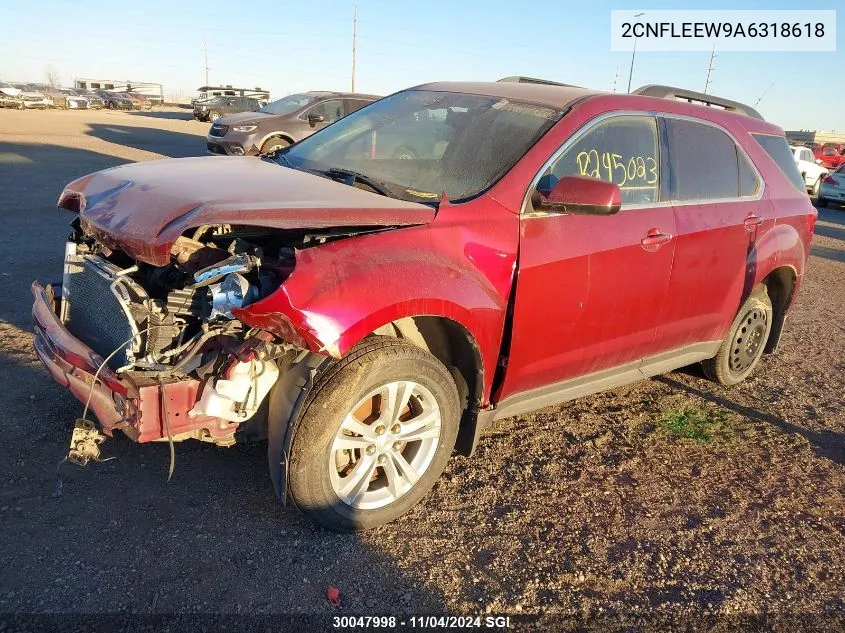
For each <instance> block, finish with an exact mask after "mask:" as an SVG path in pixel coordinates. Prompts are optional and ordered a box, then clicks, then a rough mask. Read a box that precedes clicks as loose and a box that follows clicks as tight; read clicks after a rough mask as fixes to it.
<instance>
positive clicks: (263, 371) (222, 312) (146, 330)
mask: <svg viewBox="0 0 845 633" xmlns="http://www.w3.org/2000/svg"><path fill="white" fill-rule="evenodd" d="M373 230H378V229H375V228H374V227H369V228H367V229H365V230H363V232H371V231H373ZM360 232H361V231H356V230H343V231H340V230H337V229H331V230H323V231H322V232H319V233H318V234H317V233H314V232H311V231H308V230H305V229H302V230H267V229H261V228H257V227H240V226H235V225H214V226H202V227H199V228H197V229H194V230H192V231H191V232H190V235H183V236H181V237H179V239H177V240H176V241H175V243H174V244H173V246H172V248H171V252H170V256H171V257H170V262H169V263H168V264H166V265H164V266H154V265H151V264H147V263H145V262H143V261H140V260H135V259H133V258H132V257H130V256H129V255H127V254H126V253H125V252H123V251H121V250H119V249H115V248H111V247H109V246H106V245H104V244H103V243H102V242H101V241H99V240H96V239H94V238H93V237H91V236H89V235H86V234H85V232H83V231H82V230H81V229H80V222H79V220H78V219H77V220H75V221H74V232H73V234H72V235H71V238H70V240H69V242H68V244H67V249H66V255H65V266H64V272H63V275H62V280H61V283H56V284H52V285H48V286H46V287H43V286H42V285H40V284H39V283H37V282H36V283H34V284H33V286H32V292H33V296H34V305H33V321H34V328H35V338H34V346H35V350H36V352H37V354H38V356H39V357H40V358H41V360H42V362H43V363H44V364H45V366H46V367H47V369H48V370H49V372H50V374H51V375H52V376H53V378H54V379H55V380H56V381H57V382H58V383H59V384H61V385H63V386H65V387H66V388H67V389H68V390H69V391H71V393H73V395H74V396H75V397H76V398H77V399H78V400H80V402H83V403H86V406H87V407H88V408H89V409H90V410H91V411H93V413H94V414H95V415H96V417H97V419H98V421H99V423H100V425H101V427H102V429H103V431H104V432H105V433H106V434H108V435H112V434H113V432H114V431H115V430H119V431H122V432H123V433H125V434H126V435H127V436H129V437H130V438H131V439H132V440H134V441H137V442H150V441H157V440H165V439H167V440H172V441H178V440H184V439H198V440H202V441H208V442H214V443H216V444H219V445H223V446H229V445H232V444H234V443H235V442H236V441H237V440H238V439H242V438H243V439H262V438H265V437H266V436H267V410H268V406H267V400H268V398H267V395H268V393H269V392H270V390H271V388H272V387H273V385H274V384H276V383H277V381H278V378H279V376H280V373H287V372H289V371H291V370H292V368H293V367H295V366H296V364H297V363H301V362H302V361H303V359H304V358H305V357H314V356H317V357H318V358H325V357H320V356H319V355H317V354H314V353H313V351H309V350H307V349H305V347H306V345H307V343H306V341H305V340H304V339H303V338H302V335H300V334H298V333H297V332H296V331H295V330H294V328H293V326H292V325H289V327H288V330H289V332H288V334H289V335H288V336H286V337H280V336H279V327H276V328H273V329H274V330H275V331H274V332H271V331H268V330H267V329H261V328H258V327H253V326H250V325H247V324H245V323H244V322H242V321H241V320H239V319H238V318H237V316H236V315H237V314H243V313H244V310H245V308H247V307H248V306H249V305H251V304H253V303H255V302H259V301H260V300H261V299H263V298H266V297H268V296H269V295H271V294H273V293H274V292H276V291H278V289H279V288H280V286H281V284H282V283H283V282H284V281H285V279H286V278H287V277H288V276H289V275H290V274H291V272H292V271H293V268H294V264H295V261H294V260H295V254H296V252H297V249H303V248H308V247H309V246H312V245H314V244H320V243H324V242H326V241H330V240H336V239H342V238H343V237H348V236H350V235H356V234H360ZM279 319H282V317H281V316H280V317H279ZM276 325H277V326H278V325H279V324H278V323H277V324H276ZM307 364H308V365H309V366H311V367H313V366H314V365H315V361H314V360H313V359H309V360H308V362H307ZM316 364H318V363H316ZM282 382H284V381H282ZM299 382H300V383H301V381H299ZM299 386H300V387H301V386H302V385H301V384H300V385H299ZM289 387H290V386H289V385H286V389H288V388H289Z"/></svg>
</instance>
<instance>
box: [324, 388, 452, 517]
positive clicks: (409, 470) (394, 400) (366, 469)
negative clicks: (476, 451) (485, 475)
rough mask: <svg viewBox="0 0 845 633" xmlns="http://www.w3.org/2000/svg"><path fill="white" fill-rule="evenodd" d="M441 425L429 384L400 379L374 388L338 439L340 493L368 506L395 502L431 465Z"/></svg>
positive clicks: (334, 480) (335, 456) (334, 467)
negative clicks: (427, 385)
mask: <svg viewBox="0 0 845 633" xmlns="http://www.w3.org/2000/svg"><path fill="white" fill-rule="evenodd" d="M441 426H442V422H441V413H440V407H439V406H438V404H437V401H436V399H435V398H434V395H433V394H432V393H431V392H430V391H429V390H428V389H427V388H425V387H424V386H422V385H420V384H418V383H416V382H413V381H396V382H390V383H387V384H386V385H383V386H381V387H379V388H377V389H375V390H373V391H371V392H370V393H368V394H367V395H366V396H364V397H363V398H361V399H360V400H359V401H358V402H357V404H356V405H355V406H354V407H353V408H352V410H351V411H349V412H348V413H347V414H346V416H345V417H344V419H343V422H342V423H341V425H340V428H339V429H338V432H337V434H336V435H335V437H334V440H333V442H332V445H331V449H330V452H329V458H328V468H329V476H330V479H331V484H332V488H333V489H334V492H335V494H336V495H337V496H338V498H339V499H340V500H341V501H342V502H343V503H345V504H346V505H348V506H350V507H353V508H356V509H362V510H372V509H375V508H381V507H383V506H386V505H388V504H390V503H393V502H394V501H396V500H397V499H398V498H399V497H401V496H402V495H404V494H406V493H407V492H408V491H410V490H411V489H412V488H413V487H414V485H415V484H416V483H417V481H419V479H420V477H422V475H423V474H424V473H425V472H426V470H427V469H428V467H429V466H430V465H431V462H432V460H433V459H434V456H435V453H436V452H437V446H438V443H439V440H440V433H441Z"/></svg>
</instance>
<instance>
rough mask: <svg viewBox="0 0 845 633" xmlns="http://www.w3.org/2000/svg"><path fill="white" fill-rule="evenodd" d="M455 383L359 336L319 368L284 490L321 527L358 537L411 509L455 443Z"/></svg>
mask: <svg viewBox="0 0 845 633" xmlns="http://www.w3.org/2000/svg"><path fill="white" fill-rule="evenodd" d="M459 416H460V404H459V398H458V391H457V388H456V387H455V382H454V380H453V379H452V376H451V375H450V374H449V371H448V370H447V369H446V367H444V366H443V364H442V363H441V362H440V361H439V360H437V359H436V358H435V357H434V356H432V355H431V354H429V353H428V352H426V351H424V350H422V349H420V348H418V347H415V346H413V345H409V344H408V343H405V342H404V341H401V340H397V339H391V338H387V337H376V338H372V339H368V340H367V341H366V342H365V343H363V344H361V345H360V346H359V347H357V348H355V349H353V350H352V351H351V352H350V353H349V354H348V355H347V356H346V357H345V358H344V359H342V360H340V361H337V362H336V363H333V364H332V365H330V366H329V367H328V368H327V369H325V370H324V371H323V373H322V376H321V377H320V378H319V379H318V381H317V383H316V384H315V385H314V387H313V389H312V391H311V393H310V394H309V396H308V399H307V400H306V402H305V404H304V406H303V412H302V414H301V417H300V422H299V425H298V427H297V428H296V433H295V435H294V439H293V444H292V447H291V456H290V472H289V484H290V493H291V497H292V498H293V500H294V502H295V503H296V505H297V507H298V508H299V509H300V510H301V511H302V512H304V513H305V514H306V515H307V516H308V517H309V518H311V519H312V520H314V521H315V522H317V523H319V524H320V525H322V526H324V527H327V528H329V529H331V530H335V531H340V532H350V531H355V530H367V529H370V528H374V527H377V526H379V525H382V524H383V523H387V522H388V521H392V520H393V519H395V518H397V517H398V516H400V515H401V514H403V513H405V512H407V511H408V510H409V509H410V508H411V507H413V506H414V505H415V504H416V503H417V502H418V501H419V500H420V499H421V498H422V497H423V496H424V495H425V494H426V493H427V492H428V491H429V489H431V487H432V486H433V485H434V483H435V481H436V480H437V479H438V477H439V476H440V474H441V473H442V471H443V469H444V468H445V466H446V463H447V462H448V460H449V457H450V455H451V454H452V449H453V448H454V446H455V438H456V437H457V432H458V420H459Z"/></svg>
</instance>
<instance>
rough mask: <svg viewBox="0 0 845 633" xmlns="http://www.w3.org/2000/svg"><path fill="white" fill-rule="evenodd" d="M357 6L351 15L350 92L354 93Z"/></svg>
mask: <svg viewBox="0 0 845 633" xmlns="http://www.w3.org/2000/svg"><path fill="white" fill-rule="evenodd" d="M357 40H358V5H357V4H356V5H355V13H354V14H353V15H352V92H353V93H354V92H355V57H356V53H357V50H356V49H357V45H358V41H357Z"/></svg>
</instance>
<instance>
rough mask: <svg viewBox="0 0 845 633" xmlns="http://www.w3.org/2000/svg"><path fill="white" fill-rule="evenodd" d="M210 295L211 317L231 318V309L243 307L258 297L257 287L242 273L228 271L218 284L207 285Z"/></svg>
mask: <svg viewBox="0 0 845 633" xmlns="http://www.w3.org/2000/svg"><path fill="white" fill-rule="evenodd" d="M208 289H209V294H210V297H211V318H212V319H213V318H215V317H217V316H222V317H225V318H227V319H233V318H234V316H233V315H232V310H234V309H235V308H243V307H244V306H248V305H249V304H250V303H253V302H254V301H255V300H257V299H258V297H259V293H258V288H256V287H255V286H253V285H252V284H251V283H249V281H248V280H247V279H246V277H244V276H243V275H241V274H239V273H230V274H228V275H226V276H225V277H224V278H223V281H221V282H220V283H218V284H211V285H210V286H209V287H208Z"/></svg>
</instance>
